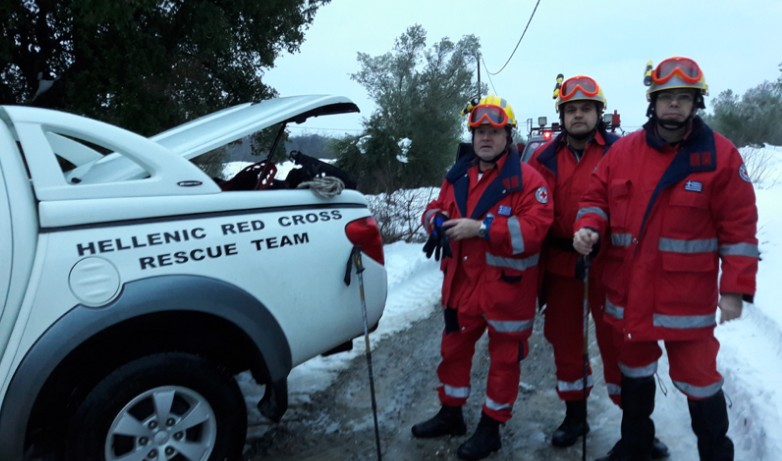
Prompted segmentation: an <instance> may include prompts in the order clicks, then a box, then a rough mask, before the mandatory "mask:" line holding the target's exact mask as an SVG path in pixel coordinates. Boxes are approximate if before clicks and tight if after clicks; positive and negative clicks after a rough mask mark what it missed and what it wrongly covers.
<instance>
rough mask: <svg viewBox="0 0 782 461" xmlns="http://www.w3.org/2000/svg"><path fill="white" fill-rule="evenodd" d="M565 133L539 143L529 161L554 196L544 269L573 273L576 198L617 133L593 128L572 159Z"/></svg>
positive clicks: (568, 275)
mask: <svg viewBox="0 0 782 461" xmlns="http://www.w3.org/2000/svg"><path fill="white" fill-rule="evenodd" d="M565 136H566V135H565V134H564V133H560V134H559V135H557V137H556V138H554V139H552V140H551V141H549V142H547V143H546V144H544V145H542V146H540V147H539V148H538V149H537V150H536V151H535V153H534V154H533V155H532V158H531V159H530V161H529V164H530V165H531V166H532V167H533V168H535V169H536V170H537V171H538V172H540V174H541V175H542V176H543V179H544V180H545V181H546V184H547V185H548V188H549V191H550V192H551V196H552V197H553V198H554V223H553V224H552V225H551V229H550V230H549V234H548V237H547V238H546V241H545V242H544V244H543V247H544V249H543V256H544V258H543V259H544V262H543V264H542V268H543V269H544V270H545V272H550V273H552V274H556V275H562V276H566V277H573V276H575V274H576V263H577V261H578V259H579V257H580V256H579V254H578V253H577V252H576V250H575V249H573V222H574V221H575V220H576V213H577V212H578V208H579V200H581V198H582V197H583V196H584V193H585V192H586V190H587V188H588V186H589V181H590V178H591V177H592V171H594V169H595V167H596V166H597V163H598V162H599V161H600V159H601V158H603V154H604V153H605V150H606V149H607V148H608V147H609V146H610V145H611V144H613V143H614V142H615V141H616V140H617V139H618V136H616V135H614V134H610V133H605V132H600V131H597V132H596V133H595V136H594V138H593V139H592V141H590V142H589V144H587V147H586V149H584V152H583V154H582V155H581V160H576V157H575V154H573V152H572V151H571V150H570V148H568V146H567V143H566V141H565Z"/></svg>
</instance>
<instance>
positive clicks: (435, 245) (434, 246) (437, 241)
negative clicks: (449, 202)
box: [424, 213, 453, 261]
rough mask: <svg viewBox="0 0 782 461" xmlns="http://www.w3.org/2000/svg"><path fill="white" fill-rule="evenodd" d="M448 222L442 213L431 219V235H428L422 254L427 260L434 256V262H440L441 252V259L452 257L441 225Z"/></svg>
mask: <svg viewBox="0 0 782 461" xmlns="http://www.w3.org/2000/svg"><path fill="white" fill-rule="evenodd" d="M447 220H448V216H446V215H444V214H443V213H437V214H436V215H434V219H432V233H431V234H429V238H428V239H427V240H426V243H425V244H424V253H426V257H427V258H431V257H432V254H434V260H435V261H439V260H440V253H441V252H442V256H443V258H450V257H451V256H453V254H452V253H451V245H450V243H449V242H448V237H447V236H446V235H445V229H443V223H444V222H445V221H447Z"/></svg>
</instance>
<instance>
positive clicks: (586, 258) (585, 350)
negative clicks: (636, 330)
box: [581, 255, 592, 461]
mask: <svg viewBox="0 0 782 461" xmlns="http://www.w3.org/2000/svg"><path fill="white" fill-rule="evenodd" d="M590 264H592V261H591V260H590V259H589V256H588V255H587V256H584V306H583V310H582V320H583V332H584V348H583V351H582V354H583V357H584V376H583V378H584V381H583V387H584V426H583V428H584V429H583V431H584V432H583V433H582V434H581V461H586V453H587V448H586V445H587V397H589V394H588V392H587V375H588V373H589V266H590Z"/></svg>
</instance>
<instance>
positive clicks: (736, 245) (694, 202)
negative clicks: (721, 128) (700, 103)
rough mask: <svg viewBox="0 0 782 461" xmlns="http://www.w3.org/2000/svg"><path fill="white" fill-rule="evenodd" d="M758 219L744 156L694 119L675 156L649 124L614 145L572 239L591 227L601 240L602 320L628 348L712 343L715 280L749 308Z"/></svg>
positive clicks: (597, 173) (584, 204)
mask: <svg viewBox="0 0 782 461" xmlns="http://www.w3.org/2000/svg"><path fill="white" fill-rule="evenodd" d="M757 219H758V214H757V208H756V206H755V192H754V189H753V188H752V183H751V182H750V180H749V177H748V175H747V171H746V167H745V166H744V164H743V161H742V159H741V155H740V154H739V152H738V150H737V149H736V147H735V146H734V145H733V144H732V143H731V142H730V141H728V140H727V139H726V138H725V137H724V136H722V135H720V134H719V133H715V132H713V131H712V130H711V129H710V128H709V127H708V126H707V125H705V124H704V123H703V122H702V121H701V119H700V118H699V117H696V118H695V119H694V121H693V125H692V129H691V132H690V133H689V134H688V136H687V137H686V138H685V139H684V140H683V141H682V142H681V143H679V145H678V146H676V147H673V146H671V145H668V144H666V143H665V142H664V141H662V140H661V139H660V138H659V137H657V136H656V134H655V131H654V125H653V122H649V123H647V124H646V125H645V126H644V129H643V130H639V131H637V132H634V133H632V134H630V135H628V136H625V137H623V138H621V139H620V140H619V141H617V142H616V143H615V144H614V145H613V146H612V147H611V149H610V150H609V151H608V153H607V154H606V155H605V157H604V158H603V160H602V161H601V162H600V164H599V165H598V168H597V170H596V171H595V173H594V174H593V176H592V181H591V184H590V188H589V190H588V192H587V194H586V196H585V197H584V199H583V200H582V201H581V204H580V210H579V212H578V218H577V221H576V223H575V230H578V229H580V228H583V227H591V228H594V229H596V230H597V231H598V232H599V233H600V235H601V239H602V240H605V241H604V242H603V245H604V246H607V247H608V248H607V252H606V255H605V264H606V267H605V277H604V282H605V284H606V291H607V296H606V314H607V315H606V318H607V319H608V320H609V321H613V322H615V323H618V324H619V325H621V326H622V327H623V331H624V334H625V339H626V340H656V339H690V338H698V337H703V336H706V335H711V334H712V329H713V328H714V326H715V324H716V322H715V312H716V309H717V302H718V284H717V283H718V281H719V290H720V291H721V292H723V293H740V294H742V295H743V296H744V299H745V300H748V301H751V300H752V297H753V296H754V293H755V274H756V272H757V264H758V256H759V253H758V241H757V238H756V236H755V233H756V226H757ZM609 229H610V236H606V232H607V231H608V230H609ZM720 260H721V262H722V267H721V268H722V274H721V275H720V274H719V269H720V268H719V262H720Z"/></svg>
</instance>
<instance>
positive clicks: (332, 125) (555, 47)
mask: <svg viewBox="0 0 782 461" xmlns="http://www.w3.org/2000/svg"><path fill="white" fill-rule="evenodd" d="M536 2H537V0H515V1H513V0H493V1H491V2H479V1H466V0H414V1H413V0H394V1H392V2H385V1H382V2H381V1H375V0H332V2H331V3H330V4H328V5H326V6H324V7H322V8H321V9H320V10H319V11H318V13H317V14H316V16H315V20H314V22H313V24H312V26H311V27H310V29H308V30H307V31H306V32H305V41H304V43H303V45H302V47H301V50H300V52H299V53H296V54H293V55H284V56H281V57H280V58H279V59H278V60H277V67H275V68H274V69H271V70H269V71H268V72H267V73H266V75H265V76H264V81H265V82H266V83H267V84H270V85H272V86H273V87H275V88H276V89H277V90H278V91H279V92H280V95H281V96H286V95H295V94H313V93H328V94H339V95H344V96H347V97H349V98H351V99H352V100H353V101H354V102H356V103H357V104H358V106H359V107H360V109H361V114H358V115H342V116H338V117H325V118H323V119H322V120H314V121H311V122H309V124H308V126H311V127H314V129H318V130H322V133H324V134H330V135H333V136H340V135H342V134H344V133H351V134H356V133H357V132H358V131H359V130H360V129H361V121H362V120H363V119H365V118H368V117H369V115H370V114H371V113H372V112H373V111H374V110H375V105H374V103H373V101H372V100H370V99H369V98H368V96H367V92H366V91H365V89H364V87H362V86H361V85H359V84H357V83H356V82H354V81H353V80H351V78H350V74H352V73H355V72H358V70H359V67H358V61H357V59H356V56H357V53H358V52H362V53H367V54H369V55H371V56H379V55H382V54H384V53H387V52H390V51H391V50H392V48H393V45H394V40H395V39H396V38H397V37H399V36H400V35H401V34H402V33H404V32H405V31H406V30H407V28H408V27H409V26H411V25H413V24H420V25H421V26H423V28H424V29H425V30H426V32H427V47H429V46H431V45H432V44H434V43H436V42H438V41H439V40H440V39H441V38H443V37H449V38H450V39H451V40H453V41H454V42H456V41H458V40H459V39H460V38H461V37H463V36H465V35H467V34H474V35H476V36H477V37H478V38H479V40H480V43H481V51H482V58H483V61H484V62H482V63H481V81H482V82H485V83H488V85H489V91H490V92H493V93H496V94H498V95H500V96H502V97H504V98H506V99H507V100H508V101H509V102H510V103H511V104H512V105H513V108H514V110H515V113H516V117H517V118H518V120H519V126H520V127H523V126H525V125H526V119H528V118H532V119H534V120H537V117H538V116H541V115H545V116H547V117H548V118H549V121H551V120H552V119H556V112H555V110H554V101H553V100H552V99H551V95H552V91H553V89H554V84H555V78H556V75H557V74H558V73H560V72H561V73H563V74H564V75H565V77H566V78H567V77H570V76H573V75H577V74H586V75H591V76H592V77H594V78H595V79H596V80H597V81H598V83H599V84H600V85H601V86H602V87H603V91H604V93H605V95H606V97H607V99H608V110H609V111H613V110H614V109H616V110H618V111H619V113H620V114H621V116H622V122H623V126H624V128H625V129H626V130H634V129H636V128H638V127H640V125H642V124H643V123H644V121H645V120H646V117H645V113H646V96H645V91H646V87H644V86H643V83H642V82H643V74H644V67H645V65H646V62H647V61H648V60H652V61H653V62H654V63H655V64H657V63H658V62H659V61H661V60H662V59H665V58H667V57H669V56H674V55H679V56H688V57H691V58H693V59H695V60H696V61H697V62H698V63H699V64H700V65H701V68H702V69H703V72H704V75H705V77H706V82H707V83H708V85H709V94H710V97H707V98H706V106H707V109H708V108H709V107H710V102H711V99H712V98H714V97H716V96H717V95H718V94H719V93H721V92H722V91H724V90H727V89H731V90H733V91H734V93H738V94H743V93H744V92H745V91H746V90H747V89H749V88H753V87H755V86H757V85H759V84H760V83H762V82H764V81H773V80H776V79H777V78H778V77H779V76H780V75H781V74H780V70H779V65H780V63H782V47H780V45H781V44H782V0H762V1H761V0H710V1H705V0H701V1H682V0H656V1H652V2H646V1H644V2H641V1H636V0H540V3H539V5H538V8H537V11H536V12H535V16H534V17H533V19H532V22H531V24H530V26H529V29H528V30H527V32H526V35H525V36H524V38H523V39H522V40H521V43H520V45H519V47H518V49H517V50H516V52H515V54H513V57H512V58H511V59H510V63H509V64H508V65H507V66H506V67H505V68H504V70H502V71H501V72H499V73H497V72H498V71H499V70H500V69H501V68H502V66H503V65H504V64H505V63H506V61H507V60H508V58H510V57H511V54H512V53H513V50H514V48H515V47H516V44H517V43H518V41H519V38H520V37H521V34H522V31H523V30H524V27H525V25H526V24H527V21H528V20H529V18H530V15H531V14H532V12H533V9H534V8H535V4H536ZM487 71H488V72H491V73H494V74H496V75H489V73H488V72H487ZM312 129H313V128H309V130H310V131H311V130H312ZM522 131H526V129H523V130H522ZM300 133H301V131H297V130H293V134H300Z"/></svg>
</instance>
